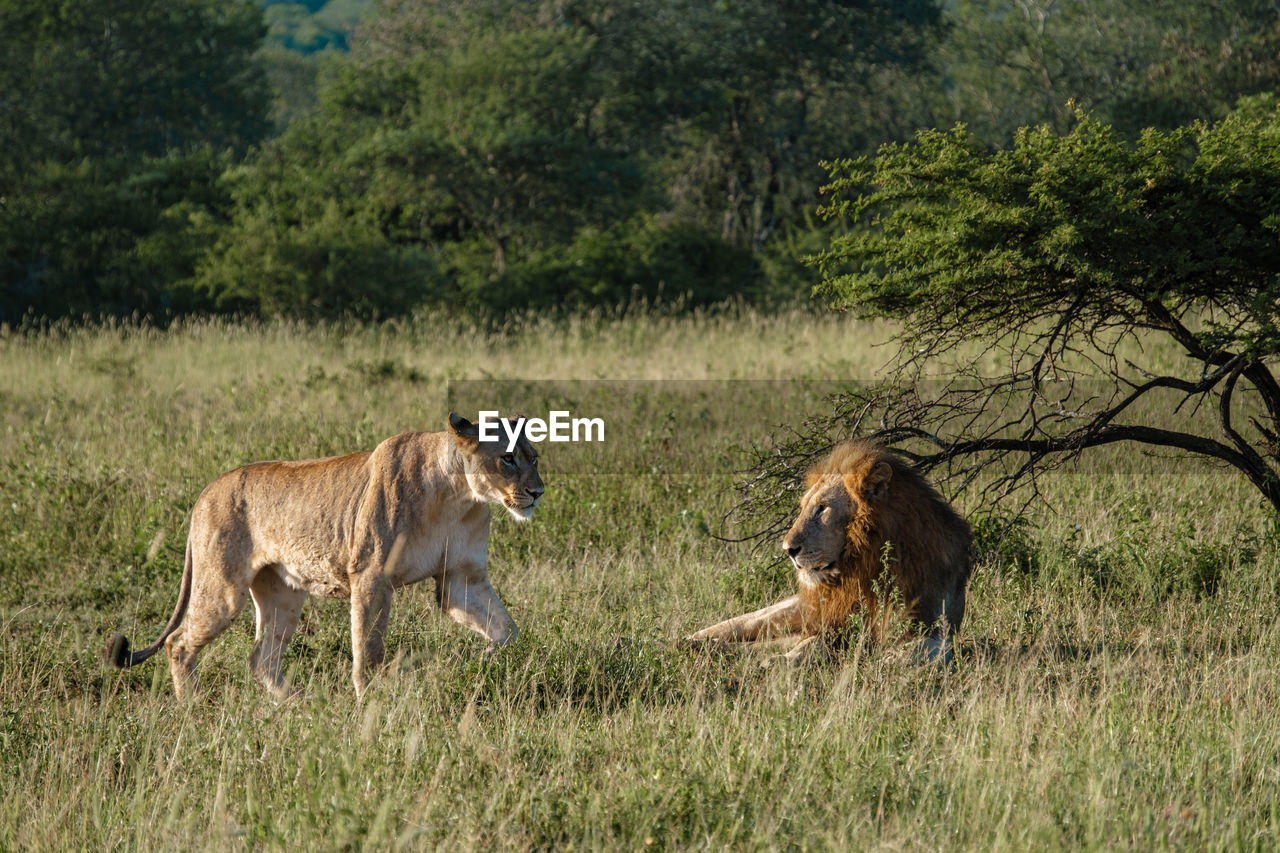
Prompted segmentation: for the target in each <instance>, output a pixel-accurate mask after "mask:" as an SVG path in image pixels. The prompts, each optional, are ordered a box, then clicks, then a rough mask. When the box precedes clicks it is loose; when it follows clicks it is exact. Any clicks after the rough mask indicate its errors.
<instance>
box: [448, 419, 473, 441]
mask: <svg viewBox="0 0 1280 853" xmlns="http://www.w3.org/2000/svg"><path fill="white" fill-rule="evenodd" d="M449 432H451V433H453V434H454V435H456V436H457V437H458V438H470V439H472V440H474V441H479V440H480V427H478V426H476V425H475V424H473V423H472V422H471V421H469V420H467V419H466V418H464V417H463V416H462V415H456V414H454V413H453V412H450V413H449Z"/></svg>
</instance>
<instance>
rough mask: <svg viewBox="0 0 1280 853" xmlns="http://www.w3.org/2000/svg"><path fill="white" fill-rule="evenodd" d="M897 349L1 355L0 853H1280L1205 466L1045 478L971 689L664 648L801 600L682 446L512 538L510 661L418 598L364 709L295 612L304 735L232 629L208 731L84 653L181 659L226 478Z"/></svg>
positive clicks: (1260, 640)
mask: <svg viewBox="0 0 1280 853" xmlns="http://www.w3.org/2000/svg"><path fill="white" fill-rule="evenodd" d="M886 333H887V330H885V329H883V328H877V327H870V326H865V325H862V324H859V323H857V322H855V321H852V320H849V319H846V318H841V317H836V316H830V315H814V314H811V313H806V312H801V311H796V312H782V313H780V314H778V315H774V316H761V315H757V314H754V313H751V312H749V311H731V312H722V313H714V312H712V313H707V314H703V315H700V316H697V317H693V318H674V317H662V316H649V317H643V316H641V317H631V318H625V319H621V320H610V319H606V318H596V319H586V320H579V321H574V322H572V323H569V324H560V325H552V324H542V323H540V322H538V321H527V322H524V323H523V324H515V325H512V326H510V327H508V328H505V329H497V330H494V329H488V330H481V329H477V328H475V327H472V326H467V325H463V324H455V323H453V322H451V321H450V319H449V318H448V317H442V316H436V317H430V318H422V319H420V320H418V321H414V322H407V323H404V324H402V325H401V326H399V327H394V328H392V327H378V328H359V327H357V328H338V327H335V328H329V329H311V328H306V327H301V326H290V325H278V326H266V327H250V326H239V325H234V324H227V323H222V322H200V323H193V324H190V325H188V326H185V327H180V328H178V329H176V330H173V331H170V332H165V333H160V332H154V331H146V330H127V329H126V330H120V329H115V330H112V329H106V330H104V329H90V330H72V331H66V332H62V333H55V334H48V335H45V336H39V337H9V338H3V339H0V408H2V411H0V778H2V779H3V780H4V784H3V786H0V849H6V850H8V849H67V848H72V849H81V848H87V849H102V848H107V847H124V848H127V849H139V850H150V849H166V850H168V849H174V848H175V847H179V848H193V849H218V850H222V849H227V848H233V849H235V848H251V847H253V848H259V847H260V848H270V849H282V848H288V849H296V848H303V847H308V846H310V847H314V848H317V849H326V850H327V849H336V848H343V847H348V846H350V847H362V846H373V847H405V848H409V849H420V848H426V849H436V848H447V849H494V848H500V849H530V848H535V849H547V848H555V849H567V848H569V847H571V846H572V847H573V848H576V849H582V848H589V849H639V848H646V847H655V848H668V849H673V848H679V849H683V848H710V849H780V848H788V847H794V848H795V849H904V848H905V849H944V848H945V849H973V850H1026V849H1061V848H1071V849H1075V848H1113V847H1119V848H1124V849H1141V850H1147V849H1161V848H1180V849H1196V850H1199V849H1222V848H1230V849H1237V848H1241V849H1274V848H1275V847H1276V845H1277V843H1280V805H1277V804H1280V761H1277V759H1276V756H1277V755H1280V726H1278V725H1277V724H1276V719H1277V711H1278V709H1277V703H1278V702H1280V672H1278V671H1277V670H1278V669H1280V665H1278V664H1277V661H1278V660H1280V607H1278V606H1277V604H1276V602H1277V594H1278V593H1280V552H1278V550H1277V547H1276V542H1275V539H1274V531H1273V528H1272V526H1271V525H1270V523H1269V521H1268V518H1267V516H1266V515H1265V514H1264V513H1263V512H1262V510H1261V507H1260V503H1259V501H1258V499H1257V498H1255V497H1254V496H1253V494H1252V493H1251V490H1250V488H1249V487H1248V485H1247V484H1242V483H1240V482H1238V478H1236V477H1233V476H1230V475H1228V474H1227V473H1225V472H1223V471H1220V470H1213V469H1200V468H1194V467H1187V466H1179V467H1176V468H1173V467H1170V468H1160V467H1159V466H1157V467H1156V468H1154V469H1153V470H1154V471H1156V472H1157V473H1156V474H1147V475H1134V474H1132V473H1118V474H1112V473H1108V472H1105V471H1101V470H1084V471H1082V472H1081V473H1077V474H1070V475H1066V474H1064V475H1060V476H1055V477H1053V478H1051V479H1050V480H1049V481H1048V482H1047V483H1046V499H1047V503H1037V504H1034V505H1032V507H1031V508H1030V509H1029V510H1028V515H1027V520H1028V523H1027V524H1026V525H1025V526H1024V527H1022V528H1019V530H1020V531H1021V532H1020V534H1019V535H1017V536H1014V537H1008V538H1005V539H1001V540H998V541H992V542H988V543H986V548H985V550H984V552H983V561H982V563H981V565H980V566H979V568H978V571H977V573H976V575H975V578H974V582H973V586H972V590H971V594H970V608H969V614H968V618H967V620H966V628H965V631H964V632H963V635H962V637H961V645H962V650H963V654H962V655H961V657H960V661H959V663H958V665H957V666H956V668H955V670H954V671H945V670H939V669H934V668H929V667H920V666H916V665H913V664H911V663H910V662H909V660H908V654H907V652H906V650H905V649H899V648H896V647H890V648H881V649H869V648H866V647H865V646H862V645H858V646H856V647H855V648H854V649H852V650H851V651H850V652H849V654H848V655H847V656H846V657H845V658H844V659H842V660H841V661H840V662H838V663H837V664H835V665H831V666H822V667H816V668H812V669H790V668H787V667H782V666H777V665H772V666H762V661H761V660H760V659H758V658H755V657H751V656H739V655H723V656H718V655H711V656H706V655H692V654H689V653H687V652H685V651H683V650H681V649H679V648H677V647H676V646H675V645H674V643H673V642H672V641H673V640H674V639H675V638H677V637H679V636H682V635H683V634H685V633H688V632H689V631H691V630H693V629H696V628H699V627H703V626H704V625H706V624H709V623H710V622H713V621H717V620H719V619H721V618H724V617H726V616H728V615H732V614H734V613H737V612H742V611H743V610H746V609H748V608H752V607H757V606H760V605H761V604H764V603H767V600H768V599H769V598H770V597H771V596H775V595H779V594H781V593H782V592H783V591H784V590H785V589H786V585H787V583H788V580H787V575H786V572H785V570H781V569H779V568H777V567H771V566H770V565H769V564H768V561H767V559H766V558H765V557H763V556H759V555H753V554H752V553H750V552H749V551H747V550H746V549H744V548H743V547H742V546H734V545H731V544H726V543H722V542H719V541H717V540H714V539H712V538H710V537H709V536H708V527H709V528H710V529H711V530H712V531H715V532H723V531H721V530H720V528H719V527H718V519H719V518H720V517H721V516H722V515H723V513H724V511H725V510H727V509H728V507H729V506H730V504H731V502H732V500H733V497H732V494H731V493H730V492H729V491H728V485H729V484H730V483H731V482H732V479H733V473H732V471H724V472H723V473H722V474H721V475H719V476H711V475H708V474H707V473H706V468H705V466H703V465H702V464H701V456H702V455H703V454H706V453H710V452H713V451H715V452H718V450H719V449H718V448H708V447H702V446H696V445H690V446H685V445H682V444H680V438H681V436H682V433H681V432H680V431H679V430H678V429H677V431H676V432H675V433H674V434H673V435H672V436H671V438H672V439H674V441H675V442H676V448H677V449H676V451H675V456H674V457H673V458H674V461H675V462H676V463H679V462H680V461H681V460H683V461H684V463H685V465H684V466H683V467H684V468H685V469H686V471H687V472H695V473H692V474H689V473H682V472H681V470H680V468H681V466H680V465H678V464H673V465H671V466H670V467H669V468H667V469H664V470H662V471H658V472H654V473H646V472H641V471H637V470H634V469H633V468H628V469H627V471H626V472H625V474H617V475H612V474H609V473H608V472H605V471H597V472H591V473H585V472H575V473H565V474H564V475H563V476H561V477H560V478H559V479H556V478H555V477H554V476H552V474H549V475H548V480H549V483H548V485H549V487H550V491H548V493H547V497H546V502H545V505H544V506H543V507H542V509H541V510H540V511H539V517H538V519H536V520H535V522H534V523H532V524H528V525H516V524H514V523H513V522H511V521H509V520H507V519H505V518H497V519H496V520H495V524H494V530H493V553H492V559H491V574H492V577H493V580H494V583H495V585H496V586H497V588H498V589H499V591H500V593H501V594H502V596H503V598H504V600H505V601H506V602H507V604H508V607H509V608H510V610H511V611H512V613H513V615H514V616H515V618H516V620H517V621H518V623H519V625H520V628H521V639H520V640H519V641H518V642H517V643H516V644H515V645H514V646H513V647H512V648H510V649H507V650H505V651H504V652H503V653H502V654H500V655H498V656H496V657H494V658H492V659H486V658H484V657H483V656H482V654H481V652H482V649H483V642H482V641H481V640H480V639H479V638H476V637H472V636H470V635H468V634H467V633H466V632H465V631H463V630H462V629H460V628H458V627H457V626H455V625H453V624H451V623H450V622H448V620H447V619H444V618H441V617H440V615H439V614H438V613H435V612H434V611H433V604H432V597H431V595H430V592H429V590H427V589H426V588H424V587H419V588H409V589H406V590H403V591H401V592H400V593H398V594H397V597H396V602H395V605H394V609H393V616H392V624H391V629H390V637H389V642H388V646H389V658H390V660H391V664H390V665H389V666H388V667H387V669H386V670H385V671H384V672H383V673H382V674H381V675H380V676H379V677H378V678H377V680H375V682H374V684H373V685H372V687H371V689H370V691H369V696H368V698H367V700H366V701H365V702H364V703H363V704H360V705H358V704H357V703H356V702H355V700H354V692H353V690H352V688H351V684H350V653H349V646H350V640H349V629H348V622H347V619H348V615H347V611H346V608H345V605H344V603H343V602H330V601H312V602H310V603H309V604H308V605H307V609H306V610H305V611H304V620H303V624H302V626H301V629H300V632H299V635H298V636H297V638H296V639H295V641H294V643H293V645H292V646H291V648H290V650H289V653H288V654H287V655H286V668H287V670H288V672H289V677H290V679H291V681H292V682H293V683H294V684H295V685H298V686H299V687H301V688H302V690H303V694H304V698H302V699H300V700H297V701H292V702H288V703H284V704H275V703H272V702H270V701H268V700H267V699H266V698H265V697H264V696H263V694H262V693H261V692H260V691H259V690H258V689H257V688H256V687H255V686H254V685H253V683H252V681H251V679H250V678H249V677H248V674H247V672H246V665H245V664H246V660H247V657H248V653H249V648H250V645H251V624H250V619H249V618H247V617H242V618H241V620H240V621H239V622H238V623H237V624H236V625H235V626H234V627H233V628H232V629H231V630H229V631H228V632H227V633H226V634H225V635H224V636H223V637H222V638H220V639H219V640H218V641H217V642H216V643H215V644H214V645H213V646H211V647H210V648H209V650H208V651H207V652H206V653H205V656H204V658H203V659H202V662H201V673H202V677H203V680H204V683H205V684H206V686H207V690H208V692H207V697H206V698H205V699H203V700H201V701H197V702H192V703H180V702H178V701H176V700H175V699H174V697H173V695H172V691H171V688H170V686H169V684H168V673H167V667H166V666H165V665H164V662H163V660H160V661H158V663H149V664H147V665H144V666H141V667H138V668H136V669H134V670H129V671H127V672H123V673H119V672H115V671H110V670H107V669H105V668H103V667H102V665H101V664H100V662H99V660H98V658H97V649H98V647H99V646H100V644H101V642H102V640H103V639H104V637H105V636H106V635H107V634H108V633H110V632H111V631H114V630H123V631H125V632H127V633H128V634H129V635H130V638H131V639H132V640H134V641H135V643H137V642H142V641H150V639H151V638H153V637H154V635H155V633H156V632H158V630H159V628H160V626H161V625H162V624H163V622H164V620H165V619H166V618H167V616H168V613H169V611H170V609H171V608H172V606H173V600H174V596H175V595H176V592H177V582H178V577H179V574H180V570H181V558H182V548H183V536H184V535H185V529H186V514H187V512H188V511H189V510H190V506H191V504H192V502H193V501H194V499H195V497H196V495H197V494H198V493H199V491H200V489H201V488H203V486H204V485H205V483H207V482H208V480H209V479H210V478H212V477H213V476H214V475H216V474H217V473H219V472H220V471H222V470H225V469H226V468H229V467H232V466H235V465H238V464H242V463H244V462H247V461H251V460H253V459H260V458H280V457H286V458H287V457H305V456H315V455H323V454H329V453H338V452H347V451H350V450H354V449H360V448H368V447H372V446H373V445H374V444H375V443H376V442H377V441H378V440H380V439H381V438H384V437H386V436H387V435H390V434H393V433H396V432H400V431H403V430H405V429H414V428H428V429H436V428H439V427H440V426H442V424H443V419H444V415H445V413H446V412H445V408H444V407H445V406H446V397H445V395H446V386H447V383H448V381H450V380H457V379H467V378H470V379H483V378H492V377H511V376H515V377H521V378H528V379H549V378H554V379H575V378H576V379H592V378H610V379H617V378H685V379H830V378H858V379H867V378H877V376H878V375H879V374H878V373H877V370H878V369H879V366H880V365H881V364H882V363H883V361H884V356H885V355H886V353H885V352H884V350H883V349H876V348H874V347H873V346H872V344H873V343H875V342H877V341H879V340H883V339H884V338H885V336H886ZM734 387H741V388H749V389H750V393H759V392H760V391H761V389H763V388H765V387H766V386H746V385H744V386H734ZM744 393H745V392H744ZM737 402H738V404H740V405H745V406H750V405H751V404H752V401H751V400H742V401H737ZM759 404H760V405H762V406H763V405H764V403H763V401H760V402H759ZM803 414H806V413H803V412H797V413H796V417H797V418H798V417H800V416H802V415H803ZM631 426H633V427H635V426H637V425H635V424H633V425H631ZM623 432H624V433H626V434H633V433H634V430H632V432H630V433H628V432H627V430H625V429H624V430H623ZM689 434H692V433H689ZM760 438H763V437H760V436H744V437H743V441H751V440H755V439H760ZM681 454H683V455H681ZM546 456H547V459H548V462H547V465H548V470H549V471H552V472H554V463H555V460H554V451H553V450H552V449H548V450H547V451H546ZM972 500H973V498H972V496H968V495H965V496H961V498H960V503H961V505H962V506H963V507H964V508H965V509H966V511H969V512H971V513H975V514H976V513H980V511H982V510H984V509H986V508H984V507H981V506H975V505H973V504H972Z"/></svg>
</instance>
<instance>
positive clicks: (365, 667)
mask: <svg viewBox="0 0 1280 853" xmlns="http://www.w3.org/2000/svg"><path fill="white" fill-rule="evenodd" d="M499 432H502V430H499ZM506 446H507V440H506V438H505V437H504V438H503V439H502V440H500V441H496V442H495V441H483V442H482V441H480V436H479V429H478V427H477V426H476V425H475V424H473V423H471V422H470V421H468V420H467V419H466V418H463V417H460V416H458V415H455V414H450V415H449V429H448V431H447V432H410V433H404V434H403V435H397V436H394V437H392V438H388V439H387V440H386V441H384V442H382V443H381V444H379V445H378V446H377V447H375V448H374V449H373V451H372V452H365V453H352V454H350V455H349V456H335V457H331V458H328V459H309V460H305V461H301V462H259V463H256V464H253V465H246V466H244V467H243V468H237V469H235V470H234V471H228V472H227V473H225V474H223V475H222V476H220V477H218V478H217V479H216V480H214V481H213V482H212V483H210V484H209V486H208V487H207V488H206V489H205V490H204V492H202V493H201V495H200V497H199V499H198V500H197V501H196V505H195V508H194V509H193V510H192V511H191V530H190V533H189V534H188V535H187V560H186V568H185V570H184V571H183V574H182V589H181V591H180V592H179V593H178V605H177V607H176V608H175V609H174V611H173V616H172V617H171V618H170V619H169V624H168V625H166V626H165V629H164V632H163V633H161V635H160V638H159V639H157V640H156V641H155V642H154V643H152V644H151V645H150V646H148V647H147V648H145V649H143V650H141V651H138V652H132V653H131V652H130V651H129V644H128V641H127V640H125V638H124V637H123V636H116V637H114V638H113V639H112V641H111V642H110V644H109V645H108V648H107V650H106V655H107V659H108V662H109V663H111V664H112V665H114V666H117V667H121V668H123V667H128V666H133V665H134V664H138V663H141V662H142V661H144V660H146V659H147V658H149V657H151V656H152V655H153V654H155V653H156V652H157V651H158V650H159V648H160V645H161V644H162V643H163V644H164V645H165V646H167V648H168V652H169V670H170V672H171V674H172V675H173V686H174V689H175V690H176V691H177V693H178V695H179V696H182V695H183V694H184V693H185V692H186V690H187V688H188V687H191V688H192V689H195V688H196V687H197V685H196V681H195V668H196V656H197V655H198V654H199V653H200V650H201V649H202V648H204V647H205V646H206V645H208V643H209V642H210V641H212V640H213V639H214V638H215V637H217V636H218V635H219V634H221V633H222V632H223V631H225V630H226V628H227V626H228V625H230V624H231V622H232V620H234V619H235V618H236V616H237V615H238V614H239V613H240V610H241V609H242V608H243V607H244V604H245V599H246V598H247V597H248V596H252V597H253V605H254V609H255V610H256V611H257V628H256V632H255V638H256V639H255V642H254V647H253V654H252V655H251V656H250V658H249V668H250V670H251V671H252V672H253V674H254V676H255V677H256V678H257V680H258V681H259V682H260V683H261V684H262V685H263V686H264V687H266V688H267V689H268V690H269V691H271V692H272V693H273V694H275V695H277V696H284V695H287V692H288V691H286V689H285V685H284V681H283V679H282V678H281V675H280V656H281V653H282V652H283V651H284V649H285V646H287V645H288V643H289V639H290V638H291V637H292V636H293V631H294V628H295V627H297V624H298V615H299V613H300V612H301V610H302V603H303V602H304V601H305V600H306V598H307V596H308V595H309V594H315V595H323V596H328V597H331V598H350V599H351V648H352V656H353V658H354V664H353V667H352V678H353V680H354V681H355V687H356V693H357V695H363V693H364V690H365V687H366V685H367V684H368V679H369V672H370V669H371V668H372V667H376V666H378V665H379V664H380V663H381V662H382V659H383V654H384V646H383V636H384V633H385V632H386V628H387V617H388V616H389V615H390V613H391V593H392V590H394V589H395V588H396V587H399V586H404V585H405V584H410V583H417V582H418V581H421V580H425V579H426V578H431V579H433V580H434V581H435V582H436V601H437V602H439V604H440V607H441V609H442V610H444V611H445V612H446V613H448V614H449V615H450V616H451V617H453V619H455V620H456V621H457V622H459V623H461V624H462V625H465V626H467V627H468V628H470V629H472V630H473V631H476V632H478V633H480V634H482V635H484V637H485V638H487V639H488V640H489V641H490V644H489V650H490V651H492V650H493V649H496V648H498V647H499V646H503V645H506V644H507V643H510V642H511V641H512V640H514V639H515V636H516V627H515V624H514V623H513V622H512V621H511V617H510V616H509V615H507V611H506V608H504V607H503V606H502V602H501V601H500V600H499V599H498V596H497V595H496V594H495V593H494V591H493V587H492V586H490V585H489V576H488V572H487V571H486V569H485V563H486V561H487V559H488V553H489V507H488V504H489V503H501V504H502V505H504V506H505V507H506V508H507V510H508V511H509V512H510V513H511V514H512V515H513V516H515V517H516V518H517V519H519V520H521V521H523V520H526V519H528V518H530V517H531V516H532V515H533V511H534V508H535V507H536V506H537V504H538V499H539V498H541V497H542V493H543V492H544V491H545V487H544V486H543V483H542V478H541V477H540V476H539V475H538V458H537V455H536V454H535V453H534V452H533V448H532V447H531V446H530V444H529V441H528V438H527V437H526V436H525V435H524V434H523V433H521V435H520V436H519V440H518V442H517V444H516V447H515V450H514V451H513V452H504V451H505V448H506ZM184 616H185V624H184ZM180 624H182V625H183V629H182V631H181V633H176V634H175V631H177V630H178V626H179V625H180Z"/></svg>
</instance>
